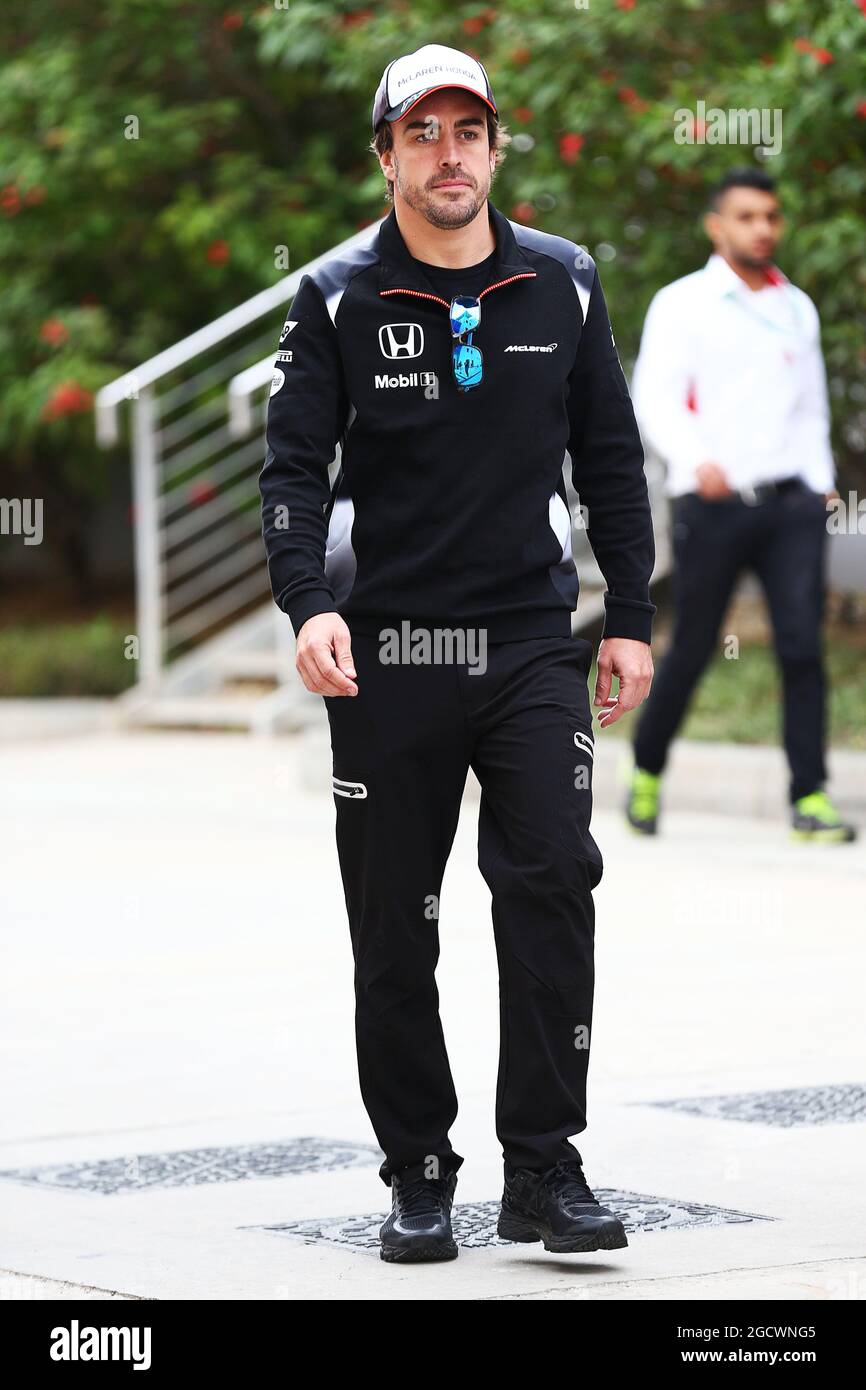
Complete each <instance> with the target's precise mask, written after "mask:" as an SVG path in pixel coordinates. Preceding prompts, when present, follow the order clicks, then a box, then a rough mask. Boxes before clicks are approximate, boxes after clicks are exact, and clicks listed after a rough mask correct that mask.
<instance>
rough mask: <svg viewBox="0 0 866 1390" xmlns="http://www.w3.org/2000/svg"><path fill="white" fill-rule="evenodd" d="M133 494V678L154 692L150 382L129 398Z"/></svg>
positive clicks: (155, 567)
mask: <svg viewBox="0 0 866 1390" xmlns="http://www.w3.org/2000/svg"><path fill="white" fill-rule="evenodd" d="M132 410H133V432H132V496H133V507H134V511H133V515H134V518H135V523H134V537H135V587H136V616H137V626H138V640H139V667H138V682H139V686H140V688H141V689H143V690H146V691H147V692H148V694H154V693H155V692H156V690H157V688H158V686H159V682H160V678H161V675H162V665H163V651H162V642H163V630H164V629H163V611H162V573H161V562H160V545H159V469H158V460H157V448H156V404H155V400H154V394H153V387H151V386H146V387H144V388H143V389H142V390H141V391H140V393H139V395H138V397H137V398H136V399H135V400H133V402H132Z"/></svg>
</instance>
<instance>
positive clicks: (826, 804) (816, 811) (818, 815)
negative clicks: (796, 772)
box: [791, 792, 857, 844]
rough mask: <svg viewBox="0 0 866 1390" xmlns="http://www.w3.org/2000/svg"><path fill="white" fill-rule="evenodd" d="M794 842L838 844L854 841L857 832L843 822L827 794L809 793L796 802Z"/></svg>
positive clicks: (793, 820)
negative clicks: (808, 841) (806, 841)
mask: <svg viewBox="0 0 866 1390" xmlns="http://www.w3.org/2000/svg"><path fill="white" fill-rule="evenodd" d="M792 824H793V829H792V831H791V839H792V840H818V841H824V842H826V843H827V844H838V843H840V842H842V841H848V840H854V839H856V836H857V831H856V829H855V827H854V826H853V825H850V824H849V823H848V822H847V821H843V819H842V817H841V816H840V815H839V812H838V811H837V810H836V807H835V806H834V805H833V803H832V801H831V800H830V798H829V796H827V794H826V792H809V794H808V796H801V797H800V798H799V800H797V801H795V802H794V809H793V814H792Z"/></svg>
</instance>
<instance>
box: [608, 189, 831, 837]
mask: <svg viewBox="0 0 866 1390" xmlns="http://www.w3.org/2000/svg"><path fill="white" fill-rule="evenodd" d="M705 228H706V231H707V234H708V236H709V238H710V240H711V241H712V243H713V247H714V251H713V254H712V255H711V256H710V258H709V260H708V261H707V263H706V265H705V266H704V268H703V269H702V270H699V271H696V272H695V273H694V274H692V275H686V276H684V277H683V279H681V280H675V281H674V282H673V284H670V285H667V286H665V288H664V289H662V290H659V292H658V294H657V295H656V296H655V298H654V299H653V301H652V303H651V304H650V307H649V310H648V312H647V317H646V322H645V325H644V331H643V336H642V338H641V347H640V354H639V356H638V360H637V363H636V365H635V371H634V376H633V379H632V390H633V392H634V402H635V411H636V413H637V417H638V420H639V422H640V425H641V429H642V430H643V432H644V435H645V437H646V439H647V440H648V441H649V443H651V444H652V445H653V446H654V447H655V448H656V449H657V450H658V452H659V453H660V454H661V455H662V456H663V457H664V458H665V459H666V461H667V465H668V475H667V488H668V493H669V495H670V496H671V497H672V498H673V499H674V501H673V555H674V587H675V609H676V611H675V618H674V631H673V636H672V639H671V644H670V648H669V650H668V651H667V653H666V654H665V658H664V660H663V662H662V665H661V668H660V670H659V675H658V679H657V680H656V681H655V683H654V685H653V691H652V696H651V698H650V699H649V701H648V702H647V705H646V708H645V709H644V710H643V712H642V717H641V718H640V720H639V722H638V727H637V731H636V736H635V742H634V760H635V767H634V771H633V774H632V781H631V786H630V789H629V795H628V800H627V806H626V814H627V817H628V820H629V822H630V823H631V825H632V826H633V827H634V828H635V829H636V830H638V831H641V832H642V833H644V834H655V833H656V830H657V824H658V813H659V799H660V786H661V773H662V770H663V768H664V766H665V762H666V760H667V754H668V748H669V745H670V743H671V740H672V739H673V737H674V735H675V734H676V731H677V729H678V727H679V725H680V722H681V721H682V718H683V716H684V714H685V711H686V708H687V706H688V702H689V700H690V698H691V695H692V693H693V691H694V689H695V686H696V685H697V682H698V680H699V678H700V676H701V674H702V672H703V670H704V668H705V666H706V664H707V662H708V660H709V658H710V656H711V655H712V652H713V648H714V645H715V642H716V638H717V635H718V631H719V627H720V624H721V622H722V619H723V617H724V614H725V610H726V609H727V606H728V601H729V599H730V596H731V592H732V590H733V588H734V584H735V582H736V580H737V577H738V575H739V573H740V571H741V570H742V569H745V568H749V569H752V570H754V572H755V573H756V574H757V576H758V579H759V580H760V583H761V585H762V587H763V590H764V593H765V595H766V599H767V603H768V605H769V610H770V618H771V621H772V624H773V632H774V637H775V646H776V654H777V656H778V659H779V663H780V665H781V670H782V684H783V687H784V716H783V721H784V742H785V752H786V754H787V757H788V764H789V767H790V783H789V798H790V802H791V808H792V822H793V831H792V833H793V835H794V836H795V837H796V838H798V839H806V840H816V841H827V842H837V841H842V840H852V839H853V838H854V836H855V830H854V827H853V826H851V825H848V824H846V823H845V822H844V821H843V820H842V818H841V816H840V815H839V813H838V811H837V810H836V808H835V807H834V805H833V804H832V802H831V801H830V799H829V797H828V796H827V794H826V792H825V791H824V782H825V780H826V776H827V773H826V767H825V762H824V727H825V679H824V670H823V660H822V651H821V623H822V615H823V603H824V561H825V545H826V539H827V527H826V520H827V511H826V506H827V502H828V501H829V499H830V497H831V496H833V495H834V488H835V484H834V467H833V456H832V454H831V451H830V434H829V411H828V406H827V386H826V378H825V373H824V364H823V360H822V357H821V347H820V326H819V321H818V314H817V311H816V309H815V306H814V304H813V303H812V300H811V299H810V298H809V296H808V295H806V294H804V293H803V291H802V290H799V289H797V288H796V286H794V285H792V284H791V283H790V281H789V280H787V279H786V277H785V276H784V275H783V274H782V272H781V271H780V270H779V269H778V267H777V266H775V265H774V264H773V260H772V257H773V253H774V251H775V248H776V245H777V243H778V240H779V237H780V235H781V230H782V216H781V209H780V206H779V199H778V197H777V196H776V192H775V184H774V182H773V180H772V179H771V178H770V177H769V175H768V174H766V173H764V172H763V171H762V170H758V169H749V168H746V169H735V170H733V171H732V172H731V173H729V174H728V175H727V176H726V177H725V178H724V179H723V180H722V181H721V183H719V184H718V185H717V186H716V188H715V189H714V190H713V193H712V198H711V205H710V210H709V212H708V213H707V214H706V217H705Z"/></svg>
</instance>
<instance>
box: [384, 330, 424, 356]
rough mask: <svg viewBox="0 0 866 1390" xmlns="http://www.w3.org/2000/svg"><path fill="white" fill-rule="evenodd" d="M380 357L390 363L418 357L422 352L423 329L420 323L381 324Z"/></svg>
mask: <svg viewBox="0 0 866 1390" xmlns="http://www.w3.org/2000/svg"><path fill="white" fill-rule="evenodd" d="M379 347H380V348H381V349H382V356H383V357H387V358H388V360H389V361H390V362H394V361H397V360H398V359H405V358H408V357H420V356H421V353H422V352H423V351H424V329H423V328H422V327H421V325H420V323H383V325H382V327H381V328H380V329H379Z"/></svg>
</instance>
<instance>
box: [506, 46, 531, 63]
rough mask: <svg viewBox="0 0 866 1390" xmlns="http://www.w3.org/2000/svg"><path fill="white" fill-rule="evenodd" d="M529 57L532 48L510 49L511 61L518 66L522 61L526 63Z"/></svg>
mask: <svg viewBox="0 0 866 1390" xmlns="http://www.w3.org/2000/svg"><path fill="white" fill-rule="evenodd" d="M531 57H532V49H531V48H515V49H512V53H511V61H512V63H516V64H517V66H518V67H522V66H523V64H524V63H528V62H529V60H530V58H531Z"/></svg>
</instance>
